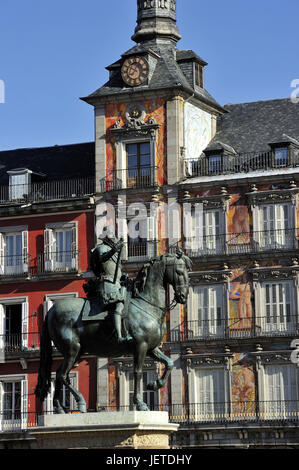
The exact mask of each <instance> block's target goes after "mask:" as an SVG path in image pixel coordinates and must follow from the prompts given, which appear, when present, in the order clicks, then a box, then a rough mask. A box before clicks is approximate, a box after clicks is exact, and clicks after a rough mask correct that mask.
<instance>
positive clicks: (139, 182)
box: [100, 166, 158, 192]
mask: <svg viewBox="0 0 299 470" xmlns="http://www.w3.org/2000/svg"><path fill="white" fill-rule="evenodd" d="M157 169H158V168H157V167H151V166H144V167H138V168H137V167H136V168H130V169H124V170H114V171H112V172H111V173H110V175H109V176H107V177H106V178H103V179H102V180H101V181H100V186H101V192H107V191H115V190H118V189H128V188H133V189H142V188H151V187H153V186H155V184H156V180H157V177H156V175H157Z"/></svg>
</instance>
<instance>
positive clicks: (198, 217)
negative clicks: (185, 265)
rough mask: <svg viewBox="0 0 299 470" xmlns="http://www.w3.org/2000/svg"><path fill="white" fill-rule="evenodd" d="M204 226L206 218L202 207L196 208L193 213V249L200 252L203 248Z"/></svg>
mask: <svg viewBox="0 0 299 470" xmlns="http://www.w3.org/2000/svg"><path fill="white" fill-rule="evenodd" d="M203 224H204V216H203V211H202V208H201V207H195V208H194V210H193V213H192V225H193V243H192V249H193V250H195V251H200V250H202V248H203V233H204V232H203Z"/></svg>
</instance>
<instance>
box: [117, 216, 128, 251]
mask: <svg viewBox="0 0 299 470" xmlns="http://www.w3.org/2000/svg"><path fill="white" fill-rule="evenodd" d="M117 230H118V231H117V234H118V238H119V239H120V238H122V239H123V241H124V246H123V249H122V259H123V260H127V259H128V224H127V219H118V221H117Z"/></svg>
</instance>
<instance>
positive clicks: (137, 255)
mask: <svg viewBox="0 0 299 470" xmlns="http://www.w3.org/2000/svg"><path fill="white" fill-rule="evenodd" d="M126 246H127V261H144V260H147V259H150V258H152V257H153V256H156V255H157V249H158V241H157V240H153V241H147V240H145V241H138V242H134V241H133V240H131V241H130V240H129V241H128V242H127V244H126Z"/></svg>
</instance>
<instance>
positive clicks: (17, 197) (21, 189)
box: [0, 178, 95, 204]
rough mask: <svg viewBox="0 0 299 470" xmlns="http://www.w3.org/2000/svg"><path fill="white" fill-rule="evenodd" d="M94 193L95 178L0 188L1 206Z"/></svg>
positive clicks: (77, 196)
mask: <svg viewBox="0 0 299 470" xmlns="http://www.w3.org/2000/svg"><path fill="white" fill-rule="evenodd" d="M94 193H95V179H94V178H77V179H67V178H66V179H64V180H59V181H43V182H38V183H30V184H18V185H9V186H8V185H7V186H0V204H7V203H32V202H45V201H51V200H60V199H72V198H80V197H84V196H89V195H92V194H94Z"/></svg>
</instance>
